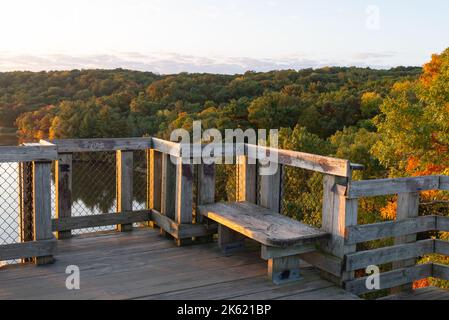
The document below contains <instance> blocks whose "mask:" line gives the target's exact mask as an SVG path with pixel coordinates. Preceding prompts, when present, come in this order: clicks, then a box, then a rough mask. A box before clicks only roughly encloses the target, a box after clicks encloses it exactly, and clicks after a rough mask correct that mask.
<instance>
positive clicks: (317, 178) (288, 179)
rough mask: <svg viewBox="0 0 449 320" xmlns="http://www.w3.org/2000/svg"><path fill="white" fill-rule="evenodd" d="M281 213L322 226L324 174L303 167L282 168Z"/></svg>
mask: <svg viewBox="0 0 449 320" xmlns="http://www.w3.org/2000/svg"><path fill="white" fill-rule="evenodd" d="M281 185H282V200H281V213H282V214H284V215H286V216H288V217H290V218H293V219H296V220H299V221H302V222H304V223H306V224H309V225H313V226H316V227H320V226H321V213H322V205H323V202H322V201H323V175H322V174H321V173H319V172H313V171H310V170H305V169H301V168H295V167H290V166H283V168H282V184H281Z"/></svg>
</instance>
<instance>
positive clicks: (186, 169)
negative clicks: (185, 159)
mask: <svg viewBox="0 0 449 320" xmlns="http://www.w3.org/2000/svg"><path fill="white" fill-rule="evenodd" d="M192 208H193V165H192V164H184V163H182V159H181V158H178V163H177V164H176V202H175V213H176V215H175V217H176V222H177V223H179V224H181V223H192Z"/></svg>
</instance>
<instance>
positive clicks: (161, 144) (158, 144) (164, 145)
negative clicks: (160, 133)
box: [151, 138, 181, 157]
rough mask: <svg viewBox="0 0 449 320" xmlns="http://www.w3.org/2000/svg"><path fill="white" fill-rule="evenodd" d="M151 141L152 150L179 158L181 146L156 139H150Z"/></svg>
mask: <svg viewBox="0 0 449 320" xmlns="http://www.w3.org/2000/svg"><path fill="white" fill-rule="evenodd" d="M151 140H152V148H153V149H155V150H157V151H159V152H162V153H164V154H169V155H171V156H174V157H181V144H179V143H177V142H172V141H167V140H162V139H158V138H151Z"/></svg>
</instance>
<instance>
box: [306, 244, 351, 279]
mask: <svg viewBox="0 0 449 320" xmlns="http://www.w3.org/2000/svg"><path fill="white" fill-rule="evenodd" d="M300 258H301V259H302V260H304V261H305V262H307V263H310V264H311V265H313V266H314V267H316V268H318V269H319V270H322V271H324V272H326V273H329V274H331V275H333V276H335V277H338V278H340V277H341V271H342V266H343V260H342V259H340V258H337V257H335V256H333V255H331V254H326V253H325V252H318V251H315V252H308V253H303V254H300Z"/></svg>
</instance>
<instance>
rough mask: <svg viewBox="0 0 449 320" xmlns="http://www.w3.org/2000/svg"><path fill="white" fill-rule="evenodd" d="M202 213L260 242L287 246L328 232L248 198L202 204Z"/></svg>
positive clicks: (315, 238)
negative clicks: (248, 200) (246, 200)
mask: <svg viewBox="0 0 449 320" xmlns="http://www.w3.org/2000/svg"><path fill="white" fill-rule="evenodd" d="M199 212H200V214H202V215H204V216H205V217H207V218H209V219H211V220H213V221H215V222H217V223H218V224H220V225H223V226H225V227H227V228H229V229H231V230H234V231H236V232H238V233H240V234H242V235H244V236H246V237H248V238H251V239H253V240H256V241H257V242H260V243H261V244H264V245H266V246H273V247H288V246H295V245H299V244H306V243H311V242H315V241H316V240H318V239H322V238H326V237H328V236H329V234H328V233H326V232H324V231H322V230H319V229H317V228H314V227H311V226H308V225H306V224H304V223H302V222H299V221H297V220H293V219H291V218H289V217H287V216H283V215H281V214H279V213H276V212H275V211H272V210H270V209H266V208H263V207H260V206H258V205H255V204H252V203H249V202H229V203H224V202H219V203H213V204H208V205H203V206H199Z"/></svg>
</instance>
